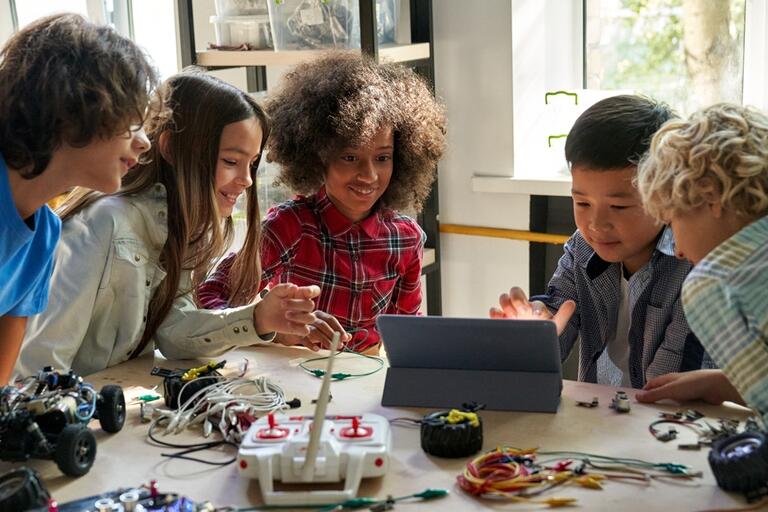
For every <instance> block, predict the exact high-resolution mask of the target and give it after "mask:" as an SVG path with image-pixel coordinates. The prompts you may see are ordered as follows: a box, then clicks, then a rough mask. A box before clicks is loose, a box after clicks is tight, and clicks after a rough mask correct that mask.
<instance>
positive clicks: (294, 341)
mask: <svg viewBox="0 0 768 512" xmlns="http://www.w3.org/2000/svg"><path fill="white" fill-rule="evenodd" d="M314 314H315V321H314V322H313V323H311V324H309V325H308V326H307V327H308V328H309V333H308V334H307V335H306V336H278V337H277V340H276V341H277V342H278V343H281V344H283V345H288V346H291V345H304V346H305V347H307V348H309V349H311V350H314V351H317V350H320V349H321V348H324V349H329V348H331V338H333V333H334V332H338V333H340V334H341V340H340V341H341V343H340V344H339V350H341V349H342V348H343V347H344V344H345V343H349V342H350V341H351V340H352V335H351V334H349V333H347V332H346V331H345V330H344V328H343V327H342V326H341V324H340V323H339V321H338V320H337V319H336V317H335V316H333V315H329V314H328V313H326V312H324V311H315V313H314Z"/></svg>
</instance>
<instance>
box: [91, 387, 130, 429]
mask: <svg viewBox="0 0 768 512" xmlns="http://www.w3.org/2000/svg"><path fill="white" fill-rule="evenodd" d="M96 413H97V414H98V417H99V424H100V425H101V428H103V429H104V430H105V431H107V432H109V433H110V434H114V433H116V432H120V430H122V428H123V425H125V396H123V388H121V387H120V386H115V385H114V384H110V385H108V386H104V387H103V388H101V395H100V396H99V399H98V401H97V402H96Z"/></svg>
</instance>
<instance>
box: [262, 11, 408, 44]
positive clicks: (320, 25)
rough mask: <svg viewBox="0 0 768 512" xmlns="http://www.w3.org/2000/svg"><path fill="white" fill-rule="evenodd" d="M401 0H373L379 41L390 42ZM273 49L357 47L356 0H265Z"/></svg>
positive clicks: (357, 21) (393, 36)
mask: <svg viewBox="0 0 768 512" xmlns="http://www.w3.org/2000/svg"><path fill="white" fill-rule="evenodd" d="M399 4H400V0H376V11H377V26H378V41H379V44H386V43H392V42H394V40H395V33H396V31H397V18H398V15H399ZM267 5H268V7H269V19H270V21H271V25H272V35H273V40H274V43H275V50H278V51H282V50H312V49H327V48H360V3H359V0H267Z"/></svg>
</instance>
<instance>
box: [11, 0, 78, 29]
mask: <svg viewBox="0 0 768 512" xmlns="http://www.w3.org/2000/svg"><path fill="white" fill-rule="evenodd" d="M15 8H16V20H17V22H18V26H19V28H22V27H24V26H26V25H29V23H30V22H32V21H34V20H36V19H38V18H42V17H43V16H48V15H51V14H56V13H60V12H74V13H77V14H82V15H83V16H85V17H86V18H87V17H88V1H87V0H35V1H32V2H30V1H29V0H27V1H25V2H20V1H18V0H16V2H15Z"/></svg>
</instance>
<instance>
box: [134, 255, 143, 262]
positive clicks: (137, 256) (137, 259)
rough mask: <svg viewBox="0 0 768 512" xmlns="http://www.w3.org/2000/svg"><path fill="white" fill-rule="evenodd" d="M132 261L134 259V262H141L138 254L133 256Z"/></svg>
mask: <svg viewBox="0 0 768 512" xmlns="http://www.w3.org/2000/svg"><path fill="white" fill-rule="evenodd" d="M133 259H135V260H136V261H141V256H139V255H138V254H134V256H133Z"/></svg>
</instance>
